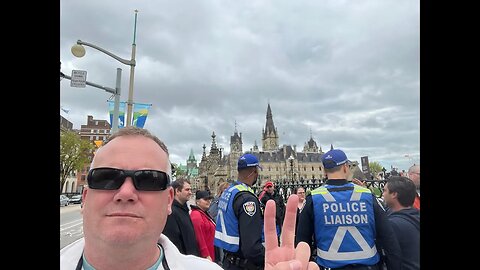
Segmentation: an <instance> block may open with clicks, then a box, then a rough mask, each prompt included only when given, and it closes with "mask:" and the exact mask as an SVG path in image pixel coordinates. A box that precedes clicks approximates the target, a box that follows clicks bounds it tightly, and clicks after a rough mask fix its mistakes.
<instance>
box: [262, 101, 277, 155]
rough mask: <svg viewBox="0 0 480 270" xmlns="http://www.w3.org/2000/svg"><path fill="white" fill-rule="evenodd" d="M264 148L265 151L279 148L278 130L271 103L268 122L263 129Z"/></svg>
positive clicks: (268, 110)
mask: <svg viewBox="0 0 480 270" xmlns="http://www.w3.org/2000/svg"><path fill="white" fill-rule="evenodd" d="M262 132H263V134H262V150H263V151H275V150H277V149H278V132H277V129H276V128H275V125H274V124H273V116H272V109H270V103H268V107H267V122H266V123H265V128H264V129H263V130H262Z"/></svg>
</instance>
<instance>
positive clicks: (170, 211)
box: [167, 188, 175, 215]
mask: <svg viewBox="0 0 480 270" xmlns="http://www.w3.org/2000/svg"><path fill="white" fill-rule="evenodd" d="M174 196H175V195H174V192H173V188H170V189H169V190H168V205H167V213H168V215H170V214H171V213H172V203H173V200H174V199H173V198H174Z"/></svg>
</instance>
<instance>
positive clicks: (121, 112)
mask: <svg viewBox="0 0 480 270" xmlns="http://www.w3.org/2000/svg"><path fill="white" fill-rule="evenodd" d="M107 102H108V108H109V111H110V126H112V127H113V111H114V109H115V102H113V101H111V100H107ZM125 104H126V102H124V101H122V102H120V104H119V106H118V128H123V127H124V126H125Z"/></svg>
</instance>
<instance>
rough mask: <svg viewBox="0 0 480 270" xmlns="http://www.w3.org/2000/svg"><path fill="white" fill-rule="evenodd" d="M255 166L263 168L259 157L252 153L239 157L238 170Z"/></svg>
mask: <svg viewBox="0 0 480 270" xmlns="http://www.w3.org/2000/svg"><path fill="white" fill-rule="evenodd" d="M255 166H256V167H259V168H260V169H262V166H260V163H259V162H258V158H257V157H256V156H254V155H252V154H244V155H243V156H241V157H240V158H239V159H238V163H237V170H241V169H245V168H248V167H255ZM262 170H263V169H262Z"/></svg>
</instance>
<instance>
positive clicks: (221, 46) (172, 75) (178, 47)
mask: <svg viewBox="0 0 480 270" xmlns="http://www.w3.org/2000/svg"><path fill="white" fill-rule="evenodd" d="M60 8H61V15H60V19H61V21H60V42H61V43H60V57H61V61H62V71H63V72H64V73H65V74H70V73H71V71H72V70H73V69H81V70H87V72H88V75H87V80H89V81H92V82H95V83H98V84H102V85H105V86H108V87H112V88H113V87H114V86H115V74H116V68H118V67H119V68H122V95H121V99H122V100H123V101H126V100H127V97H128V85H129V72H130V68H129V66H126V65H123V64H121V63H119V62H118V61H116V60H115V59H113V58H111V57H108V56H106V55H105V54H103V53H101V52H98V51H96V50H94V49H92V48H86V55H85V57H83V58H76V57H74V56H73V55H72V54H71V52H70V48H71V46H72V45H73V44H74V43H75V42H76V40H77V39H82V40H83V41H86V42H90V43H93V44H95V45H97V46H100V47H102V48H104V49H107V50H108V51H110V52H112V53H114V54H116V55H118V56H120V57H122V58H125V59H129V58H130V54H131V44H132V41H133V25H134V12H133V11H134V10H135V9H138V10H139V13H138V20H137V32H136V45H137V51H136V61H137V66H136V68H135V84H134V89H135V91H134V101H135V102H140V103H152V104H153V106H152V107H151V109H150V111H149V116H148V118H147V122H146V125H145V127H146V128H148V129H150V130H151V131H152V132H153V133H154V134H156V135H158V136H159V137H161V138H162V139H163V140H165V142H166V143H167V145H168V147H169V149H170V153H171V158H172V161H173V162H177V163H179V162H181V163H183V164H185V162H186V159H187V157H188V154H189V153H190V149H193V151H194V153H195V155H196V157H197V159H200V158H201V153H202V150H203V149H202V146H203V144H206V146H207V151H208V150H209V148H210V144H211V137H210V136H211V134H212V132H213V131H214V132H215V134H216V135H217V138H216V139H217V143H218V144H219V145H221V146H222V147H223V148H224V149H225V152H227V153H228V152H229V140H230V136H231V135H232V134H233V132H234V130H235V121H236V122H237V129H238V131H239V132H242V135H243V142H244V146H243V148H244V150H249V149H250V148H251V147H253V144H254V141H255V140H256V141H257V144H258V145H259V147H260V148H261V132H262V128H264V126H265V114H266V108H267V104H268V103H270V105H271V108H272V112H273V118H274V122H275V125H276V127H277V129H278V131H279V135H280V144H291V145H293V144H295V145H297V149H299V150H301V149H302V148H303V145H304V143H305V142H306V141H308V139H309V138H310V130H311V133H312V135H313V138H314V139H315V140H316V141H317V144H318V145H319V146H321V147H322V149H323V150H324V151H325V150H328V149H329V148H330V144H333V145H334V146H335V147H339V148H342V149H344V150H346V152H347V154H348V155H349V157H350V159H353V160H357V161H360V157H361V156H365V155H368V156H369V159H370V161H379V162H380V163H381V164H382V165H384V166H385V167H386V168H390V166H392V165H393V166H395V167H399V168H400V169H407V168H408V167H409V165H410V164H411V163H412V162H417V163H418V162H419V160H420V150H419V149H420V135H419V134H420V132H419V123H420V119H419V118H420V112H419V93H420V83H419V81H420V78H419V65H420V64H419V47H420V45H419V44H420V38H419V32H420V31H419V24H420V23H419V1H414V0H407V1H394V0H377V1H340V0H331V1H330V0H329V1H327V0H326V1H307V0H300V1H287V0H283V1H214V0H211V1H209V0H205V1H193V2H192V1H120V2H118V1H112V0H106V1H100V2H98V1H92V0H85V1H81V2H79V1H76V2H75V1H62V3H61V6H60ZM60 87H61V89H60V91H61V105H62V106H63V107H65V108H68V109H70V113H69V114H65V113H63V112H61V114H62V115H63V116H65V117H66V118H67V119H69V120H70V121H72V122H73V123H74V127H75V128H80V125H82V124H85V122H86V119H87V115H93V117H94V118H96V119H109V116H108V105H107V102H106V100H107V99H109V98H110V97H111V94H109V93H106V92H104V91H102V90H100V89H96V88H92V87H86V88H84V89H82V88H72V87H70V83H69V81H68V80H66V79H64V80H62V81H61V82H60ZM405 155H408V157H405ZM412 159H413V160H412Z"/></svg>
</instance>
